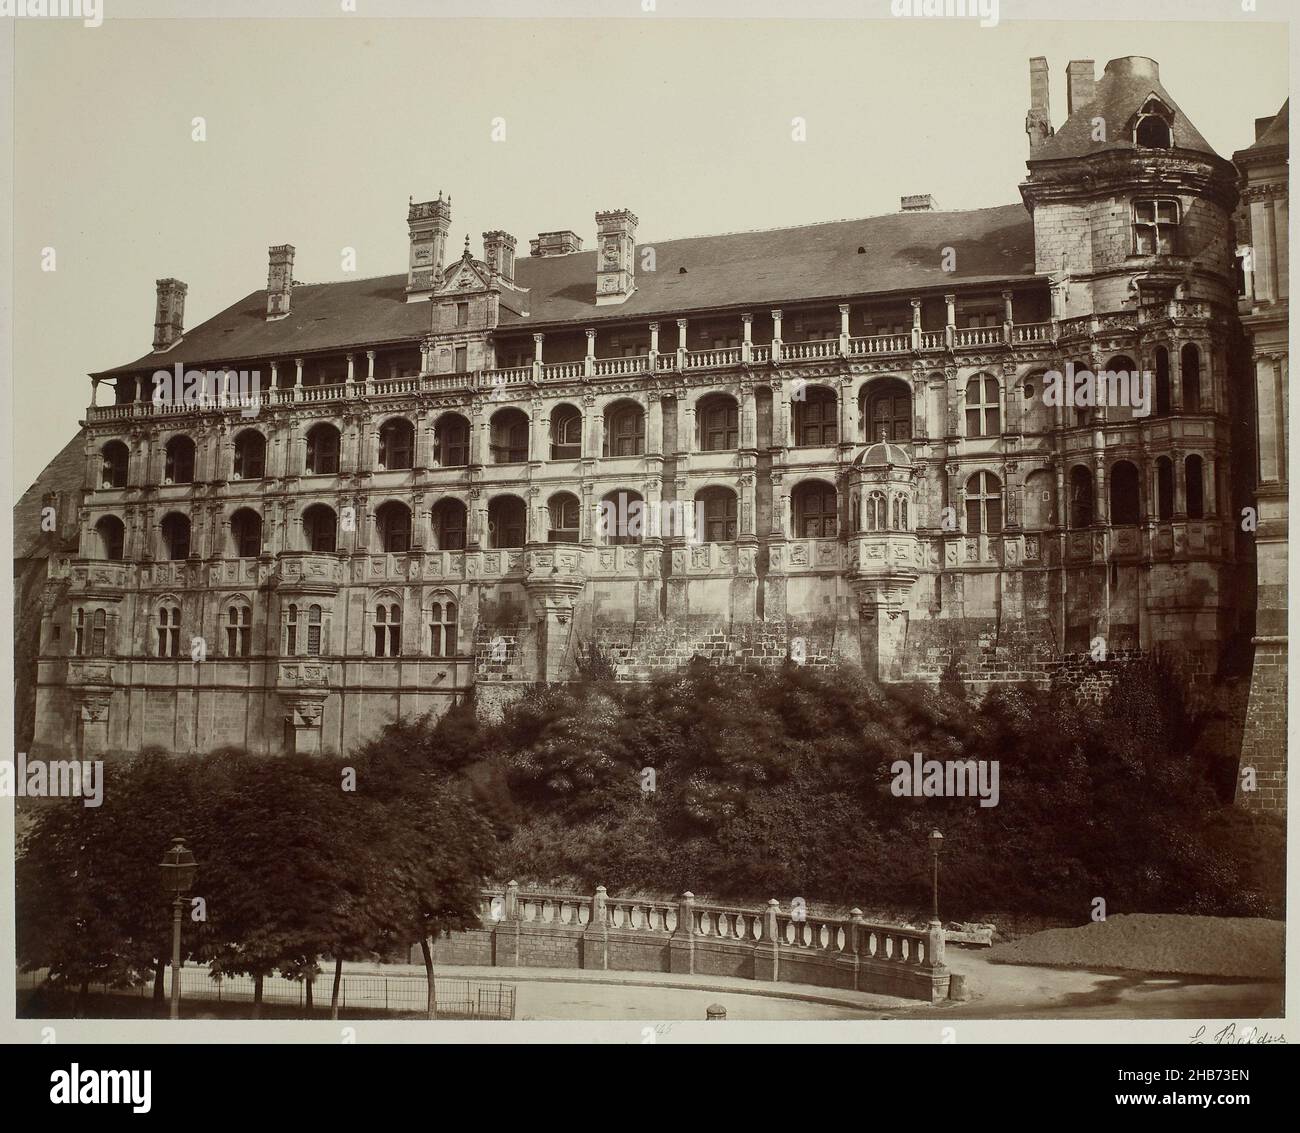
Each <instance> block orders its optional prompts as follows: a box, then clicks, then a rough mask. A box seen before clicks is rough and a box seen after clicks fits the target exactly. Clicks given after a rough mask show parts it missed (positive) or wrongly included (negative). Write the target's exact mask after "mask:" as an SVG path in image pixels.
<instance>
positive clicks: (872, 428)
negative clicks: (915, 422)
mask: <svg viewBox="0 0 1300 1133" xmlns="http://www.w3.org/2000/svg"><path fill="white" fill-rule="evenodd" d="M862 410H863V411H862V431H863V438H862V439H863V440H864V441H866V443H867V444H874V443H875V442H876V441H878V440H880V439H881V436H882V434H883V436H884V439H885V440H887V441H894V442H895V443H897V444H908V443H909V442H910V441H911V439H912V391H911V389H910V388H909V387H908V385H907V383H906V382H901V381H899V380H898V379H897V378H888V379H886V380H884V381H877V382H872V383H871V385H869V386H867V387H866V388H865V389H864V390H863V391H862Z"/></svg>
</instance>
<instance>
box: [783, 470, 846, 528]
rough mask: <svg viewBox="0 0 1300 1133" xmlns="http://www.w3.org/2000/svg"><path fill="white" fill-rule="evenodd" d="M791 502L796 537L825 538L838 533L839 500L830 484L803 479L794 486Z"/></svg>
mask: <svg viewBox="0 0 1300 1133" xmlns="http://www.w3.org/2000/svg"><path fill="white" fill-rule="evenodd" d="M791 503H792V504H793V505H794V530H795V537H796V538H798V539H826V538H830V537H832V536H834V535H836V534H838V532H839V502H838V498H837V496H836V494H835V488H834V487H833V486H832V485H830V484H825V483H823V482H822V481H820V480H810V481H805V482H804V483H802V484H800V485H799V486H798V487H796V488H795V490H794V499H793V500H791Z"/></svg>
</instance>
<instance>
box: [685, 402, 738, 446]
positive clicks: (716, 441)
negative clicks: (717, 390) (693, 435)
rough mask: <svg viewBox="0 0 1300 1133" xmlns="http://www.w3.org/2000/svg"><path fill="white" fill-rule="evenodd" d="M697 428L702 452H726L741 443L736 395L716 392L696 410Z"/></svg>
mask: <svg viewBox="0 0 1300 1133" xmlns="http://www.w3.org/2000/svg"><path fill="white" fill-rule="evenodd" d="M695 428H696V432H697V433H698V435H699V444H698V447H699V450H700V451H701V452H725V451H726V450H727V449H733V448H736V447H737V446H738V445H739V444H740V409H739V407H738V406H737V405H736V399H735V398H734V397H728V396H727V395H726V394H714V395H713V396H712V397H706V398H704V399H703V400H702V401H701V402H700V403H699V405H698V406H697V408H696V411H695Z"/></svg>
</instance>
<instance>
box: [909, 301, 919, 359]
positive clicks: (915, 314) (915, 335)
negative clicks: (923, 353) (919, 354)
mask: <svg viewBox="0 0 1300 1133" xmlns="http://www.w3.org/2000/svg"><path fill="white" fill-rule="evenodd" d="M911 302H912V349H913V350H920V349H921V300H920V299H913V300H912V301H911Z"/></svg>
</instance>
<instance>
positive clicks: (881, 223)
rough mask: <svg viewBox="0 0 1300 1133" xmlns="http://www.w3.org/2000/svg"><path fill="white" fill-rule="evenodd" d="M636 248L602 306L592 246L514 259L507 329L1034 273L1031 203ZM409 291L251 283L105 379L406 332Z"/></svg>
mask: <svg viewBox="0 0 1300 1133" xmlns="http://www.w3.org/2000/svg"><path fill="white" fill-rule="evenodd" d="M648 247H653V248H654V253H655V267H656V270H655V271H653V272H647V271H643V270H641V265H642V263H643V257H642V252H643V250H644V249H646V248H648ZM945 247H952V248H953V249H954V250H955V252H956V270H955V271H953V272H945V271H943V270H942V263H941V253H942V249H943V248H945ZM859 248H862V249H863V251H862V252H861V253H859V251H858V249H859ZM636 257H637V260H636V262H637V272H636V285H637V289H636V292H635V293H634V294H633V295H632V297H631V298H630V299H628V300H627V301H626V302H624V303H619V304H610V305H607V306H600V307H598V306H596V303H595V298H596V252H595V251H594V250H593V251H587V252H575V253H571V254H570V255H566V256H541V257H523V258H520V259H518V260H516V261H515V282H516V284H517V285H518V286H520V287H526V288H528V289H529V294H528V297H527V303H526V306H527V308H528V314H527V315H526V316H524V315H520V314H517V313H515V312H513V311H510V310H508V309H506V307H505V304H504V302H503V305H502V308H501V323H500V327H501V329H502V330H509V329H518V330H521V331H523V330H535V329H536V330H541V329H546V328H554V327H557V326H563V325H565V324H570V325H581V326H592V325H600V324H602V323H608V322H625V321H626V320H628V319H631V318H635V319H647V320H648V319H651V318H654V317H656V316H663V317H666V318H667V317H681V316H686V315H689V314H690V313H691V312H697V311H703V310H711V309H719V308H742V307H745V306H751V305H752V306H753V307H755V308H757V309H759V310H761V309H763V308H764V307H766V306H777V305H781V304H791V303H796V302H799V301H801V300H803V301H812V300H818V299H830V300H842V299H843V298H845V297H848V296H859V295H869V294H879V293H888V292H903V293H909V294H914V293H916V292H917V291H919V290H924V289H928V288H939V287H945V288H946V287H952V286H954V285H958V284H968V285H969V284H980V283H989V284H991V283H1003V282H1009V281H1015V280H1017V279H1035V278H1038V277H1037V276H1035V274H1034V271H1033V264H1034V236H1033V223H1032V221H1031V219H1030V216H1029V213H1028V212H1027V211H1026V209H1025V207H1024V205H1023V204H1014V205H999V206H997V207H994V208H983V209H971V210H966V211H948V212H905V213H896V214H893V215H889V216H875V217H867V218H864V219H858V220H837V221H830V222H828V223H822V224H808V225H802V226H800V227H796V228H778V229H769V230H766V231H759V232H734V233H727V234H724V235H719V236H696V237H690V238H687V239H681V240H664V241H659V242H646V243H643V244H640V245H638V246H637V250H636ZM450 266H451V265H450V264H449V265H448V267H450ZM682 268H685V269H686V270H685V271H684V272H683V271H681V270H680V269H682ZM405 299H406V275H405V274H401V275H390V276H380V277H376V278H373V279H360V280H346V281H342V282H337V283H316V284H297V285H295V286H294V289H293V300H292V304H291V309H290V314H289V316H288V317H287V318H284V319H279V320H276V321H275V322H267V321H266V318H265V314H266V292H265V291H264V290H263V291H254V292H253V293H252V294H251V295H248V296H245V297H244V298H243V299H241V300H240V301H239V302H238V303H235V304H234V305H233V306H230V307H227V308H226V309H225V310H224V311H222V312H221V313H220V314H218V315H215V316H213V317H212V318H211V319H208V320H207V321H206V322H204V323H201V324H199V325H198V326H196V327H194V328H193V329H191V330H188V331H186V333H185V335H184V338H183V339H182V340H181V342H180V343H179V344H178V345H176V346H174V347H173V348H172V349H171V350H168V351H164V352H162V353H154V352H151V353H148V354H145V355H143V356H142V357H140V358H138V359H136V360H135V361H133V362H130V363H128V364H126V365H123V366H116V367H114V368H113V369H111V370H101V371H98V372H97V373H96V375H95V376H97V377H102V376H112V375H114V374H121V373H127V372H131V371H141V370H154V369H158V368H159V367H164V368H168V369H170V368H171V367H172V366H173V365H174V364H175V363H177V362H181V363H184V364H185V365H191V364H198V363H211V364H214V365H215V364H226V363H233V362H236V361H238V360H239V359H242V358H249V359H251V358H259V357H262V358H266V357H290V356H293V355H294V354H303V353H308V352H311V351H318V350H337V349H345V348H349V347H360V346H364V345H376V344H382V343H386V342H403V341H404V342H408V343H410V342H414V341H416V340H418V339H419V338H421V337H422V336H423V335H425V334H427V333H428V331H429V326H430V309H429V306H428V305H427V304H426V303H407V302H406V301H405ZM512 302H513V300H512Z"/></svg>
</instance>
